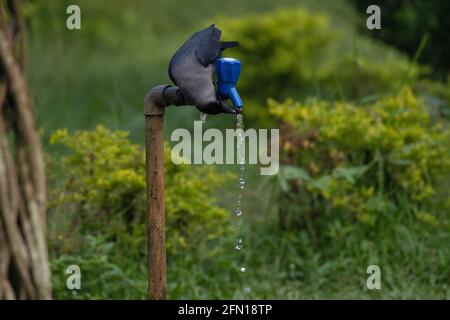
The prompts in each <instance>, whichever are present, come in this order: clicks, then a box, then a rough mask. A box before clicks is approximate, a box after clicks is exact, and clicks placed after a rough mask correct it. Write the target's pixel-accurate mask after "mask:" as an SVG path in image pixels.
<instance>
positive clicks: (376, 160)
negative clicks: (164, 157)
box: [269, 89, 450, 225]
mask: <svg viewBox="0 0 450 320" xmlns="http://www.w3.org/2000/svg"><path fill="white" fill-rule="evenodd" d="M269 109H270V111H271V114H272V115H274V116H276V117H277V118H278V119H281V120H282V121H283V122H284V123H286V124H287V125H286V127H285V133H284V139H283V141H282V150H283V157H284V161H285V163H287V164H289V165H291V166H295V167H286V168H284V169H283V171H282V175H281V176H280V179H281V180H282V185H281V186H282V190H283V192H288V193H289V192H294V193H295V194H301V195H302V196H301V197H300V198H302V200H300V199H295V197H294V199H292V200H293V201H300V202H302V203H303V204H304V205H305V203H308V201H309V208H308V209H306V210H309V211H318V212H322V211H326V210H327V208H328V210H332V211H333V212H341V213H342V214H343V213H345V214H346V215H349V214H351V216H352V217H354V218H357V219H359V220H360V221H361V222H363V223H366V224H369V225H373V224H375V223H376V220H377V219H383V212H386V211H387V210H391V211H395V210H398V209H399V202H400V200H406V201H407V202H408V207H409V209H411V210H412V211H413V212H415V214H416V217H417V218H418V219H419V220H422V221H424V222H426V223H428V224H430V225H437V224H438V222H444V223H448V222H449V221H448V218H449V217H448V216H447V215H444V212H445V211H443V210H445V209H444V207H439V206H438V207H436V206H433V203H434V201H435V199H434V198H433V196H434V195H435V194H436V192H437V190H438V189H439V188H441V187H442V186H441V183H442V182H443V179H442V178H443V177H446V176H447V175H448V173H449V169H450V159H449V158H448V154H449V152H450V131H449V130H448V128H447V127H446V126H445V125H444V124H443V123H442V122H435V123H432V122H431V121H430V119H429V115H428V113H427V110H426V107H425V106H424V104H423V102H421V101H420V100H418V99H417V97H416V96H414V95H413V94H412V92H411V90H409V89H404V90H402V91H401V92H400V93H399V94H397V95H394V96H388V97H386V98H382V99H380V100H379V101H376V102H374V103H371V104H367V105H354V104H350V103H345V102H337V103H329V102H324V101H315V100H314V101H310V102H307V103H298V102H293V101H292V100H287V101H285V102H284V103H277V102H275V101H274V100H271V101H270V102H269ZM289 132H291V135H290V134H289ZM297 167H298V168H297ZM286 179H287V181H286ZM444 179H445V178H444ZM288 182H290V183H291V185H290V186H288ZM299 190H301V191H299ZM448 204H449V203H447V205H448ZM291 205H292V204H291ZM446 208H447V209H448V208H449V207H448V206H447V207H446ZM293 219H294V220H295V217H294V218H293ZM440 220H442V221H440Z"/></svg>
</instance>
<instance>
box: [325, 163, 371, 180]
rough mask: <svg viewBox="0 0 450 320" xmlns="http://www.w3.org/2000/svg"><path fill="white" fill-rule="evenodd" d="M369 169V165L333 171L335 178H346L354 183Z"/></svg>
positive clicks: (340, 168)
mask: <svg viewBox="0 0 450 320" xmlns="http://www.w3.org/2000/svg"><path fill="white" fill-rule="evenodd" d="M369 167H370V166H369V165H365V166H355V167H348V168H344V167H339V168H336V169H334V170H333V177H335V178H345V179H347V180H348V181H349V182H351V183H354V182H355V179H356V178H358V177H360V176H362V175H363V174H364V173H365V172H366V171H367V169H369Z"/></svg>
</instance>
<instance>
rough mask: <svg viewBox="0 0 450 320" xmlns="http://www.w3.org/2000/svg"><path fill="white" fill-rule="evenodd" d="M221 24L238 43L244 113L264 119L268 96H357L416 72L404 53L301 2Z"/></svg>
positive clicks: (397, 82) (414, 76)
mask: <svg viewBox="0 0 450 320" xmlns="http://www.w3.org/2000/svg"><path fill="white" fill-rule="evenodd" d="M220 25H221V26H222V27H223V30H224V34H226V35H227V37H229V39H236V40H238V41H239V42H240V44H241V46H240V47H239V48H237V49H234V51H233V56H234V55H236V56H238V57H239V58H240V59H241V60H242V61H243V70H244V72H243V74H242V77H241V80H240V83H239V89H240V90H241V91H243V96H244V97H246V99H247V100H248V99H250V103H249V104H250V107H249V108H246V114H247V115H249V116H250V117H251V118H252V119H258V120H260V121H261V124H265V125H267V124H270V123H273V122H272V121H271V120H270V116H269V114H268V112H267V110H266V109H264V108H263V107H261V102H264V100H265V99H266V98H267V97H272V98H275V99H284V98H288V97H293V98H304V97H308V96H311V95H315V96H319V97H322V98H326V99H336V98H337V99H345V100H348V99H359V98H362V97H366V96H370V95H379V94H382V93H386V92H390V91H392V90H395V89H398V88H400V87H401V86H402V84H404V83H406V81H414V79H417V77H418V76H419V74H420V69H419V68H418V67H417V66H415V65H412V64H411V63H410V62H409V61H408V59H406V58H405V57H403V56H401V55H400V54H398V53H397V52H396V51H395V50H393V49H391V48H389V47H386V46H384V45H382V44H380V43H377V42H374V41H370V40H368V39H366V38H363V37H361V36H359V35H357V34H356V31H355V30H354V28H353V27H352V25H350V24H349V23H347V24H345V22H344V24H343V25H341V26H340V28H339V29H336V28H335V26H334V25H333V24H332V23H331V17H330V16H328V15H326V14H318V13H312V12H310V11H308V10H306V9H303V8H300V9H283V10H277V11H274V12H271V13H264V14H253V15H248V16H245V17H238V18H232V19H230V18H228V17H227V18H226V19H223V20H221V21H220ZM261 93H264V94H262V95H261ZM258 102H259V105H258V104H257V103H258ZM255 104H256V105H257V106H255Z"/></svg>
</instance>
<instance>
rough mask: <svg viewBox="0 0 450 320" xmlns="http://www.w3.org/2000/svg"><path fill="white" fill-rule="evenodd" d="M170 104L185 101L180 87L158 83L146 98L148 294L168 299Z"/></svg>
mask: <svg viewBox="0 0 450 320" xmlns="http://www.w3.org/2000/svg"><path fill="white" fill-rule="evenodd" d="M170 105H176V106H180V105H184V98H183V95H182V94H181V91H180V90H179V89H178V88H177V87H172V86H169V85H159V86H156V87H154V88H153V89H151V90H150V91H149V93H148V94H147V96H146V98H145V103H144V115H145V131H146V135H145V137H146V149H145V151H146V170H147V246H148V298H149V299H151V300H165V299H166V291H167V275H166V234H165V227H166V222H165V206H164V111H165V108H166V107H168V106H170Z"/></svg>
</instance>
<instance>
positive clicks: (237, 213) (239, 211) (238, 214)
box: [236, 209, 242, 217]
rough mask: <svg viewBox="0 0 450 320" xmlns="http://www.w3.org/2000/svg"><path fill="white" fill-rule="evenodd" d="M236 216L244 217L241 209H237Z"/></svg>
mask: <svg viewBox="0 0 450 320" xmlns="http://www.w3.org/2000/svg"><path fill="white" fill-rule="evenodd" d="M236 215H237V216H238V217H240V216H241V215H242V211H241V209H237V210H236Z"/></svg>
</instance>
